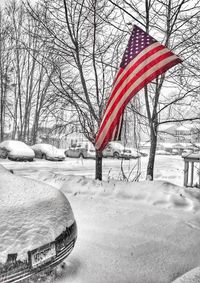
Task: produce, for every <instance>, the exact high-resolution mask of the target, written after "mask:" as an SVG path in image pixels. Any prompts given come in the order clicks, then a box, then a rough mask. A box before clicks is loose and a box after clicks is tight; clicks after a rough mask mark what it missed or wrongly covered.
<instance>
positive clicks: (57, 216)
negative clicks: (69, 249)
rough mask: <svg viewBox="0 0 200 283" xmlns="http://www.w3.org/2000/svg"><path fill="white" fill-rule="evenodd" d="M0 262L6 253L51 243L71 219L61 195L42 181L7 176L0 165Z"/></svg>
mask: <svg viewBox="0 0 200 283" xmlns="http://www.w3.org/2000/svg"><path fill="white" fill-rule="evenodd" d="M0 174H1V178H0V199H1V206H0V231H1V236H0V242H1V245H0V262H1V263H2V262H3V263H4V262H5V261H6V258H7V254H8V253H18V259H24V258H26V257H27V251H28V250H32V249H35V248H37V247H39V246H42V245H44V244H46V243H49V242H51V241H54V240H55V238H56V237H57V236H58V235H60V234H61V233H62V232H63V231H64V230H65V229H66V227H69V226H70V225H71V224H72V223H73V221H74V216H73V212H72V210H71V207H70V204H69V202H68V200H67V199H66V197H65V196H64V194H63V193H62V192H61V191H59V190H57V189H55V188H54V187H52V186H50V185H47V184H44V183H42V182H39V181H36V180H31V179H28V178H22V177H19V176H16V175H13V174H11V173H10V172H9V171H7V170H5V169H4V168H3V166H1V165H0Z"/></svg>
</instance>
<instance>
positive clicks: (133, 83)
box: [95, 25, 182, 151]
mask: <svg viewBox="0 0 200 283" xmlns="http://www.w3.org/2000/svg"><path fill="white" fill-rule="evenodd" d="M181 62H182V60H181V59H180V58H179V57H178V56H176V55H175V54H174V53H172V51H170V50H169V49H168V48H166V47H165V46H164V45H162V44H160V43H159V42H157V41H156V40H155V39H154V38H153V37H151V36H150V35H149V34H147V33H146V32H144V31H143V30H142V29H140V28H139V27H138V26H136V25H134V27H133V31H132V34H131V36H130V39H129V42H128V45H127V48H126V50H125V53H124V55H123V58H122V62H121V64H120V68H119V71H118V73H117V75H116V78H115V80H114V83H113V89H112V93H111V96H110V97H109V99H108V102H107V106H106V109H105V113H104V116H103V119H102V121H101V125H100V128H99V131H98V133H97V135H96V140H95V147H96V149H97V150H100V151H102V150H103V149H104V148H105V147H106V146H107V144H108V142H110V141H113V140H119V139H120V135H121V128H122V123H123V113H124V109H125V107H126V105H127V104H128V103H129V101H130V100H131V98H132V97H133V96H134V95H135V94H136V93H137V92H138V91H139V90H141V89H142V88H143V87H144V86H145V85H147V84H148V83H149V82H151V81H152V80H154V79H155V78H156V77H157V76H159V75H160V74H162V73H164V72H166V71H167V70H168V69H170V68H171V67H173V66H175V65H176V64H178V63H181Z"/></svg>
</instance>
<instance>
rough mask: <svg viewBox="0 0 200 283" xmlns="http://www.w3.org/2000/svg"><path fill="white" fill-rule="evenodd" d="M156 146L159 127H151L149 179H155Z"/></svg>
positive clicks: (147, 177)
mask: <svg viewBox="0 0 200 283" xmlns="http://www.w3.org/2000/svg"><path fill="white" fill-rule="evenodd" d="M156 146H157V127H155V126H152V127H151V146H150V152H149V161H148V165H147V176H146V179H147V180H151V181H152V180H153V177H154V176H153V173H154V162H155V154H156Z"/></svg>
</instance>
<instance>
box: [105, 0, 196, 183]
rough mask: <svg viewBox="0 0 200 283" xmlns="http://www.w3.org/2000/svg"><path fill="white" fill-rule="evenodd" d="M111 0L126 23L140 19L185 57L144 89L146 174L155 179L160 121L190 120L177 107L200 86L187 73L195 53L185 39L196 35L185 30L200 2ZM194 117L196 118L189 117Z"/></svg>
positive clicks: (138, 21)
mask: <svg viewBox="0 0 200 283" xmlns="http://www.w3.org/2000/svg"><path fill="white" fill-rule="evenodd" d="M110 2H111V3H112V5H114V6H116V7H118V9H119V11H120V12H121V14H122V17H123V19H124V21H125V22H126V23H130V21H134V22H137V23H138V24H139V25H140V26H141V27H142V28H143V29H145V30H146V32H147V33H150V34H151V35H153V36H154V37H155V38H156V39H157V40H159V41H160V42H161V43H163V44H164V45H165V46H167V47H169V49H171V50H172V51H174V52H175V53H177V54H179V55H180V56H181V57H182V58H183V60H185V62H184V66H181V65H180V66H176V67H175V68H173V69H171V70H169V71H168V72H167V73H165V74H164V75H161V76H159V77H158V78H157V79H156V80H155V81H154V82H153V83H151V84H149V85H148V86H146V87H145V88H144V100H145V109H146V114H145V115H144V112H143V113H140V114H143V118H144V116H146V119H147V121H148V126H149V130H150V142H151V146H150V154H149V162H148V165H147V177H148V179H151V180H153V173H154V163H155V153H156V146H157V137H158V126H159V124H161V123H167V122H169V121H172V122H180V121H183V120H188V117H187V118H186V117H180V115H178V107H177V106H178V105H180V103H182V104H185V103H187V100H188V99H190V98H191V95H192V94H193V93H194V91H197V90H198V89H199V87H198V86H197V85H194V84H191V81H190V78H191V75H189V76H188V75H186V76H185V74H186V73H187V72H188V70H187V72H186V71H185V70H184V68H187V60H188V56H187V55H188V54H190V55H192V50H193V47H192V46H191V44H190V45H187V46H186V44H185V41H187V40H189V39H190V40H191V38H194V36H195V34H196V31H193V30H192V31H191V30H190V34H188V33H185V31H186V29H187V28H188V25H187V23H188V21H191V20H192V19H194V18H195V17H197V15H199V7H198V1H193V3H192V5H189V1H188V0H181V1H179V0H174V1H171V0H168V1H163V0H159V1H152V0H144V1H126V0H125V1H120V0H119V1H112V0H110ZM190 4H191V2H190ZM186 35H187V36H186ZM141 99H143V98H141ZM179 109H180V108H179ZM194 119H197V117H196V116H195V117H189V120H194Z"/></svg>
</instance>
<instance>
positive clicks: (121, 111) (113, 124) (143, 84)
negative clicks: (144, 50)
mask: <svg viewBox="0 0 200 283" xmlns="http://www.w3.org/2000/svg"><path fill="white" fill-rule="evenodd" d="M180 62H181V61H180V59H178V58H177V59H176V60H175V61H173V62H170V63H169V64H167V65H166V66H165V67H163V68H162V69H159V70H158V71H156V72H154V73H153V74H151V75H150V76H149V77H147V78H146V79H145V80H143V81H142V83H141V84H140V85H138V86H137V87H136V88H135V89H134V90H133V91H132V93H131V95H129V96H128V97H127V99H126V101H125V102H124V103H123V105H122V106H121V107H120V109H119V110H118V113H117V115H116V117H115V119H114V120H113V122H112V124H111V125H110V129H113V128H115V126H116V125H117V124H118V121H119V118H120V116H121V115H123V112H124V109H125V107H126V105H127V103H128V102H129V101H130V100H131V98H132V97H133V96H134V95H135V94H136V93H137V92H138V91H140V90H141V89H142V88H143V87H144V86H145V85H146V84H148V83H149V82H151V81H152V80H153V79H155V78H156V77H157V76H158V75H160V74H162V73H163V69H164V70H165V71H166V70H168V69H169V68H171V67H173V66H175V65H176V64H178V63H180ZM107 119H109V117H107ZM101 132H102V131H101ZM101 132H99V135H100V134H101ZM111 134H112V132H111V131H108V132H107V134H106V136H105V138H104V139H103V142H102V143H101V147H100V150H103V149H104V148H105V147H106V145H107V143H108V142H109V140H110V138H111ZM99 135H98V136H99ZM98 136H97V140H98Z"/></svg>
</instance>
